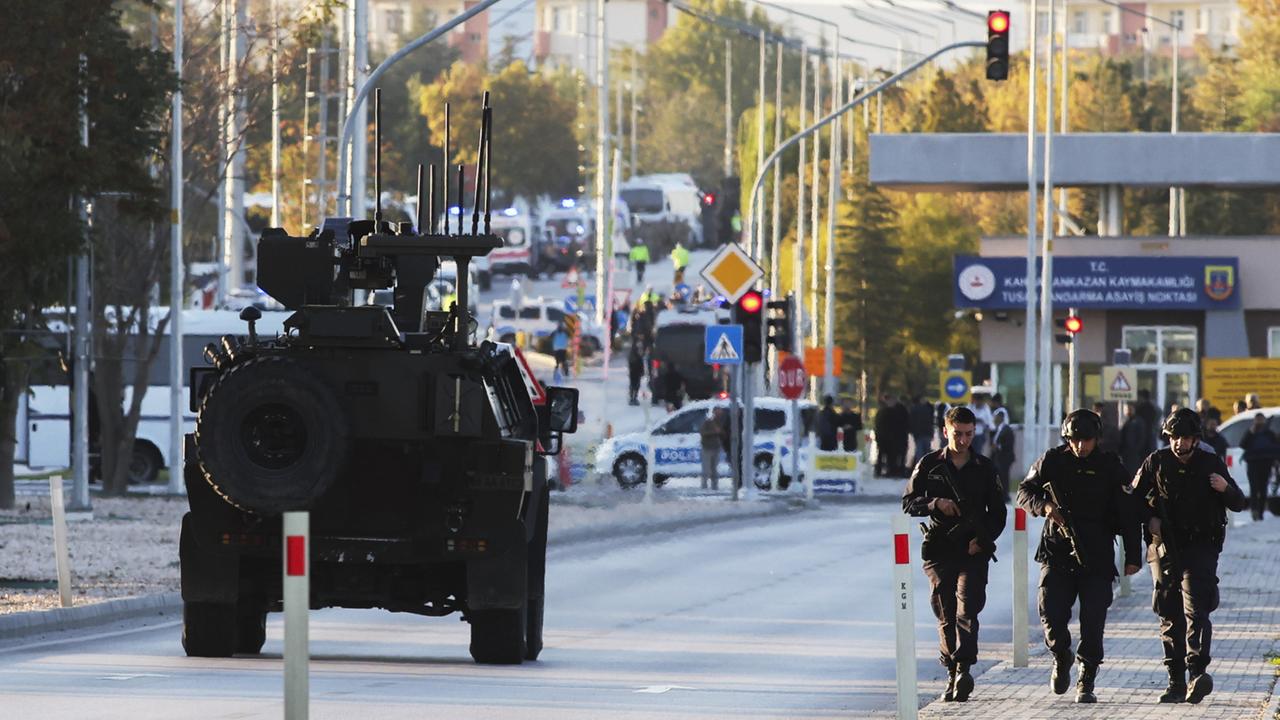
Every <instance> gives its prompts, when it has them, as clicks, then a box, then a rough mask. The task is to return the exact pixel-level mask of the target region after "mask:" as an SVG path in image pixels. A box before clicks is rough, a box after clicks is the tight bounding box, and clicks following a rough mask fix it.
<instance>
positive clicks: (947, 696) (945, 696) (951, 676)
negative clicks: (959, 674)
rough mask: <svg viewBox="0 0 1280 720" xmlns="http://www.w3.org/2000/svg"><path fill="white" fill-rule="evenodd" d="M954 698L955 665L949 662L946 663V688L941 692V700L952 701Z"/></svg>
mask: <svg viewBox="0 0 1280 720" xmlns="http://www.w3.org/2000/svg"><path fill="white" fill-rule="evenodd" d="M955 699H956V665H955V663H949V664H948V665H947V690H946V692H944V693H942V702H952V701H953V700H955Z"/></svg>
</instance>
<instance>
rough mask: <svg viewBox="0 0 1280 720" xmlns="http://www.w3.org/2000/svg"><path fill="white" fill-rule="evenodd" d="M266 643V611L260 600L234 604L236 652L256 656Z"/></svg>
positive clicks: (243, 600) (248, 600)
mask: <svg viewBox="0 0 1280 720" xmlns="http://www.w3.org/2000/svg"><path fill="white" fill-rule="evenodd" d="M266 642H267V610H266V608H265V607H264V606H263V603H262V602H261V601H260V600H256V599H254V600H250V599H241V600H240V602H238V603H236V652H238V653H241V654H244V655H257V654H258V653H260V652H262V646H263V645H264V644H266Z"/></svg>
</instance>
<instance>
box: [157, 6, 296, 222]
mask: <svg viewBox="0 0 1280 720" xmlns="http://www.w3.org/2000/svg"><path fill="white" fill-rule="evenodd" d="M177 1H178V2H182V0H177ZM278 2H279V0H271V227H277V228H278V227H283V226H284V223H283V222H282V217H281V214H280V12H279V8H278V6H277V4H278Z"/></svg>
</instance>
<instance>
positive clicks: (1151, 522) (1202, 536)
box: [1132, 408, 1248, 703]
mask: <svg viewBox="0 0 1280 720" xmlns="http://www.w3.org/2000/svg"><path fill="white" fill-rule="evenodd" d="M1163 430H1164V433H1165V434H1166V435H1168V436H1169V446H1168V447H1165V448H1161V449H1159V450H1157V451H1155V452H1153V453H1151V454H1150V455H1148V456H1147V459H1146V460H1144V461H1143V463H1142V468H1141V469H1139V470H1138V474H1137V475H1136V476H1134V478H1133V486H1132V487H1133V492H1134V494H1135V495H1137V497H1138V498H1139V499H1141V500H1142V501H1143V504H1142V512H1143V518H1144V520H1145V522H1146V528H1145V532H1144V536H1145V537H1146V539H1147V545H1148V546H1147V561H1148V562H1149V563H1151V577H1152V578H1153V579H1154V580H1155V593H1154V598H1153V602H1152V606H1153V607H1154V609H1155V611H1156V614H1157V615H1159V616H1160V639H1161V642H1162V643H1163V645H1164V664H1165V668H1166V669H1167V670H1168V671H1169V687H1168V688H1167V689H1166V690H1165V691H1164V693H1163V694H1162V695H1161V696H1160V702H1162V703H1177V702H1183V701H1184V700H1185V701H1186V702H1189V703H1198V702H1200V701H1201V700H1203V699H1204V698H1205V696H1206V695H1208V694H1209V693H1210V692H1212V691H1213V678H1212V677H1211V676H1210V675H1209V673H1208V672H1207V670H1208V667H1209V663H1210V661H1211V660H1212V656H1211V654H1210V646H1211V641H1212V639H1213V624H1212V623H1211V622H1210V621H1209V613H1211V612H1213V610H1214V609H1215V608H1217V607H1218V555H1219V554H1220V553H1221V552H1222V543H1223V541H1224V540H1225V539H1226V530H1227V510H1232V511H1234V512H1240V511H1242V510H1244V509H1245V508H1246V507H1247V506H1248V500H1247V499H1246V498H1245V496H1244V493H1242V492H1241V491H1240V488H1239V486H1237V485H1236V483H1235V481H1234V480H1232V479H1231V475H1230V473H1228V472H1227V466H1226V465H1225V464H1223V462H1222V459H1221V458H1219V457H1218V456H1217V455H1216V454H1214V453H1212V452H1206V451H1205V450H1204V449H1202V448H1200V447H1199V440H1200V432H1201V431H1200V416H1199V415H1197V414H1196V412H1195V411H1194V410H1192V409H1190V408H1180V409H1178V410H1175V411H1174V412H1173V413H1172V414H1171V415H1169V417H1168V418H1167V419H1166V420H1165V421H1164V426H1163ZM1188 672H1190V675H1189V678H1188V675H1187V673H1188Z"/></svg>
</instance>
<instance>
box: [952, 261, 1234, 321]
mask: <svg viewBox="0 0 1280 720" xmlns="http://www.w3.org/2000/svg"><path fill="white" fill-rule="evenodd" d="M1039 266H1040V262H1039V261H1037V262H1036V269H1037V271H1038V270H1039ZM954 279H955V284H954V287H955V292H954V295H955V304H956V307H973V308H984V309H992V310H1016V309H1021V308H1024V307H1026V302H1027V296H1026V284H1027V262H1026V259H1025V258H1020V257H978V256H974V255H957V256H956V258H955V277H954ZM1039 294H1040V293H1039V292H1038V291H1037V292H1036V297H1037V298H1038V297H1039ZM1053 304H1054V305H1055V306H1058V307H1075V308H1094V309H1103V308H1126V309H1146V310H1236V309H1239V308H1240V268H1239V261H1238V259H1237V258H1233V257H1055V258H1054V259H1053Z"/></svg>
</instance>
